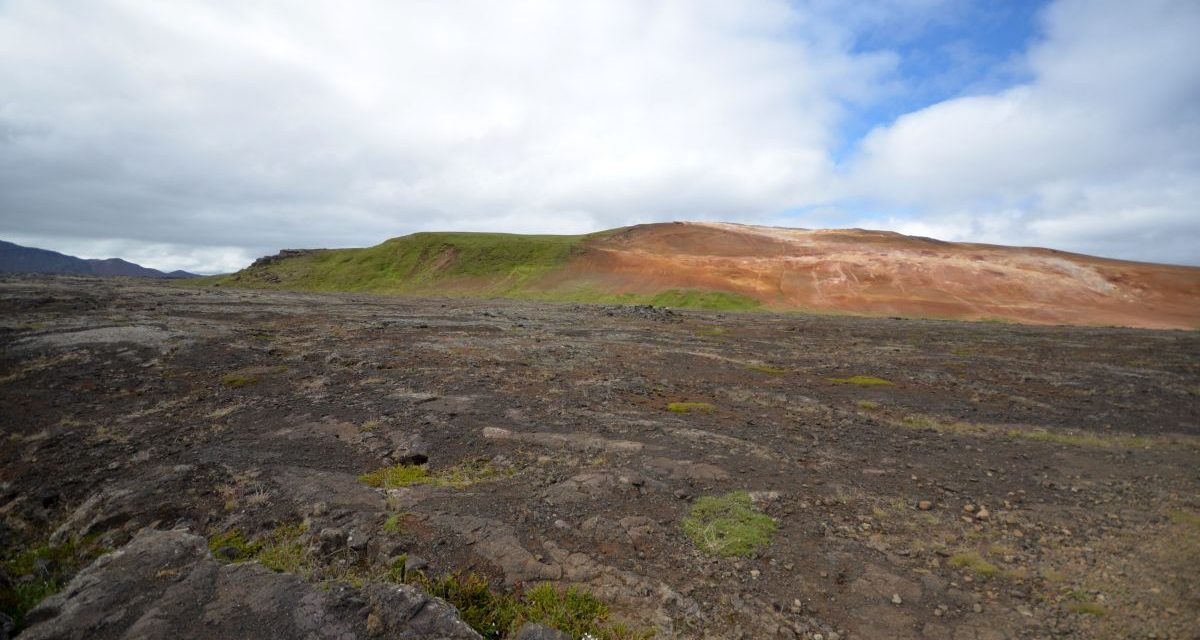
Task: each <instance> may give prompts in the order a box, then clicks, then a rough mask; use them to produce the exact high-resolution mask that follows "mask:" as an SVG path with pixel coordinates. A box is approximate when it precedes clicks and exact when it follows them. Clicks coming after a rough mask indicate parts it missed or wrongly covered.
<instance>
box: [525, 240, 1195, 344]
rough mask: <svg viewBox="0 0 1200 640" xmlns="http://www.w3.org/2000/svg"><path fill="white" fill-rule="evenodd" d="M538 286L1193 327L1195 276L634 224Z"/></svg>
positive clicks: (1049, 255) (1019, 255) (996, 250)
mask: <svg viewBox="0 0 1200 640" xmlns="http://www.w3.org/2000/svg"><path fill="white" fill-rule="evenodd" d="M541 284H542V286H541V287H539V288H543V287H544V288H546V289H549V290H553V289H557V288H559V287H562V286H569V287H572V288H574V287H580V286H586V287H589V288H592V289H594V290H598V291H605V292H609V293H642V294H654V293H657V292H660V291H663V290H665V289H706V290H718V291H728V292H734V293H740V294H743V295H747V296H751V297H753V298H756V299H758V300H760V301H762V303H763V304H764V305H765V306H766V307H768V308H774V309H789V308H792V309H796V308H799V309H805V310H821V311H832V312H851V313H864V314H871V315H890V314H895V315H906V316H927V317H939V318H961V319H986V318H996V319H1006V320H1013V321H1017V322H1028V323H1049V324H1058V323H1062V324H1085V325H1121V326H1132V327H1147V328H1157V329H1196V328H1200V268H1197V267H1182V266H1172V265H1161V264H1150V263H1139V262H1126V261H1121V260H1109V259H1104V258H1096V257H1092V256H1085V255H1079V254H1072V253H1065V252H1061V251H1054V250H1050V249H1037V248H1020V247H1005V246H997V245H986V244H966V243H952V242H942V241H938V240H932V239H929V238H919V237H912V236H905V235H901V234H898V233H892V232H887V231H863V230H858V229H849V230H817V231H809V230H803V229H785V228H776V227H758V226H748V225H738V224H726V223H664V224H647V225H638V226H634V227H629V228H627V229H622V230H620V231H616V232H614V233H611V234H607V235H603V236H601V237H598V238H595V239H592V240H590V241H588V242H587V243H585V245H584V250H583V251H582V252H581V253H580V254H578V255H577V256H576V257H575V258H574V259H572V260H571V261H570V262H569V263H568V264H567V265H566V267H565V269H564V270H563V271H560V272H558V273H557V274H554V275H551V276H549V277H548V278H547V280H546V281H544V282H542V283H541Z"/></svg>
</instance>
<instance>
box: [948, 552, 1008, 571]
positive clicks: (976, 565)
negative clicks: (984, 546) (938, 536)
mask: <svg viewBox="0 0 1200 640" xmlns="http://www.w3.org/2000/svg"><path fill="white" fill-rule="evenodd" d="M950 566H952V567H955V568H958V569H964V570H966V571H970V572H971V573H974V574H975V575H979V576H983V577H985V578H990V577H993V576H997V575H999V574H1000V568H999V567H997V566H996V565H994V564H992V563H990V562H988V561H987V560H986V559H984V557H983V556H981V555H979V552H978V551H967V552H965V553H958V554H955V555H953V556H950Z"/></svg>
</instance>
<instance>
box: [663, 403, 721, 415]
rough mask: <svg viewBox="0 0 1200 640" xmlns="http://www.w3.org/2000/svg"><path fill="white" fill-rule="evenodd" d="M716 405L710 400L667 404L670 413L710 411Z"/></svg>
mask: <svg viewBox="0 0 1200 640" xmlns="http://www.w3.org/2000/svg"><path fill="white" fill-rule="evenodd" d="M716 410H717V407H716V405H714V404H712V403H711V402H672V403H669V404H668V405H667V411H670V412H671V413H712V412H713V411H716Z"/></svg>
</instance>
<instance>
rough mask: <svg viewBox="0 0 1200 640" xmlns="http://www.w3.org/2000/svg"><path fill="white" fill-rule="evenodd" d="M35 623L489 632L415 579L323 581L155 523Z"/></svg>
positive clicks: (94, 634) (267, 634) (176, 633)
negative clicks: (231, 556)
mask: <svg viewBox="0 0 1200 640" xmlns="http://www.w3.org/2000/svg"><path fill="white" fill-rule="evenodd" d="M26 622H27V623H29V624H30V626H29V628H28V629H26V630H25V631H24V632H23V633H22V634H21V635H20V637H21V638H22V639H27V640H52V639H59V638H91V639H94V640H104V639H106V638H144V639H156V638H162V639H164V640H165V639H171V640H187V639H192V638H194V639H196V640H201V639H208V638H346V639H352V638H366V637H370V638H413V639H416V638H446V639H447V640H457V639H462V640H467V639H471V638H479V637H480V635H479V634H477V633H475V631H473V630H472V629H471V627H469V626H467V624H466V623H465V622H463V621H462V620H461V619H460V618H459V616H458V612H457V611H456V610H455V609H454V608H453V607H451V606H450V605H448V604H446V603H445V602H443V601H441V600H439V599H437V598H433V597H430V596H429V595H428V594H426V593H425V592H423V591H422V590H420V589H418V588H416V587H413V586H410V585H404V584H390V585H379V584H367V585H365V586H363V587H362V588H353V587H350V586H349V585H335V586H332V587H329V588H322V586H320V585H315V584H311V583H306V582H304V581H302V580H301V579H300V578H299V577H297V576H295V575H292V574H287V573H276V572H274V571H271V570H270V569H267V568H265V567H263V566H261V565H259V564H257V563H253V562H247V563H239V564H222V563H220V562H218V561H217V560H216V559H214V558H213V557H212V555H211V554H210V553H209V550H208V547H207V545H206V543H205V540H204V538H201V537H200V536H196V535H192V534H190V533H187V532H185V531H158V530H154V529H143V530H142V531H141V532H139V533H138V534H137V535H136V536H135V537H134V538H133V540H132V541H130V542H129V544H127V545H125V546H124V547H122V548H121V549H119V550H117V551H114V552H112V553H109V554H106V555H103V556H101V557H100V558H98V559H97V560H96V561H95V562H94V563H92V564H91V565H90V566H88V567H87V568H86V569H84V570H83V571H81V572H80V573H79V574H78V575H76V576H75V578H74V579H73V580H71V582H70V583H69V584H68V585H67V587H66V588H65V589H63V591H61V592H59V593H58V594H56V595H54V596H51V597H50V598H48V599H46V600H44V601H42V603H41V604H39V605H38V606H37V607H36V608H34V609H33V610H32V611H30V612H29V614H28V616H27V618H26Z"/></svg>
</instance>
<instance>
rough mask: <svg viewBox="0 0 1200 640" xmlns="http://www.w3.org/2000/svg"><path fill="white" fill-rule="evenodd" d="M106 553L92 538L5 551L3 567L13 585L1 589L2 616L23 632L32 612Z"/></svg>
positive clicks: (1, 557)
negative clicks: (90, 563) (82, 569)
mask: <svg viewBox="0 0 1200 640" xmlns="http://www.w3.org/2000/svg"><path fill="white" fill-rule="evenodd" d="M102 552H103V549H101V548H99V547H97V546H96V545H95V544H94V542H93V540H92V539H91V538H84V539H83V540H80V541H69V542H66V543H63V544H58V545H55V544H43V545H38V546H31V547H26V548H23V549H11V550H5V551H4V552H3V555H0V567H2V568H3V570H4V572H5V573H6V574H8V576H9V577H10V578H12V584H11V585H0V612H2V613H4V614H5V615H7V616H8V617H10V618H12V621H13V624H14V630H16V631H20V630H21V629H23V628H24V627H25V614H26V613H28V612H29V610H30V609H32V608H33V607H34V606H36V605H37V604H38V603H39V602H41V601H42V600H44V599H45V598H47V597H49V596H52V595H54V594H55V593H58V592H59V591H61V590H62V588H63V587H64V586H66V584H67V582H68V581H69V580H70V579H71V577H72V576H73V575H74V574H75V573H76V572H77V571H78V570H79V569H80V568H81V567H83V566H84V565H86V564H87V563H89V562H91V561H92V560H93V559H94V558H95V557H96V556H98V555H100V554H101V553H102Z"/></svg>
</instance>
